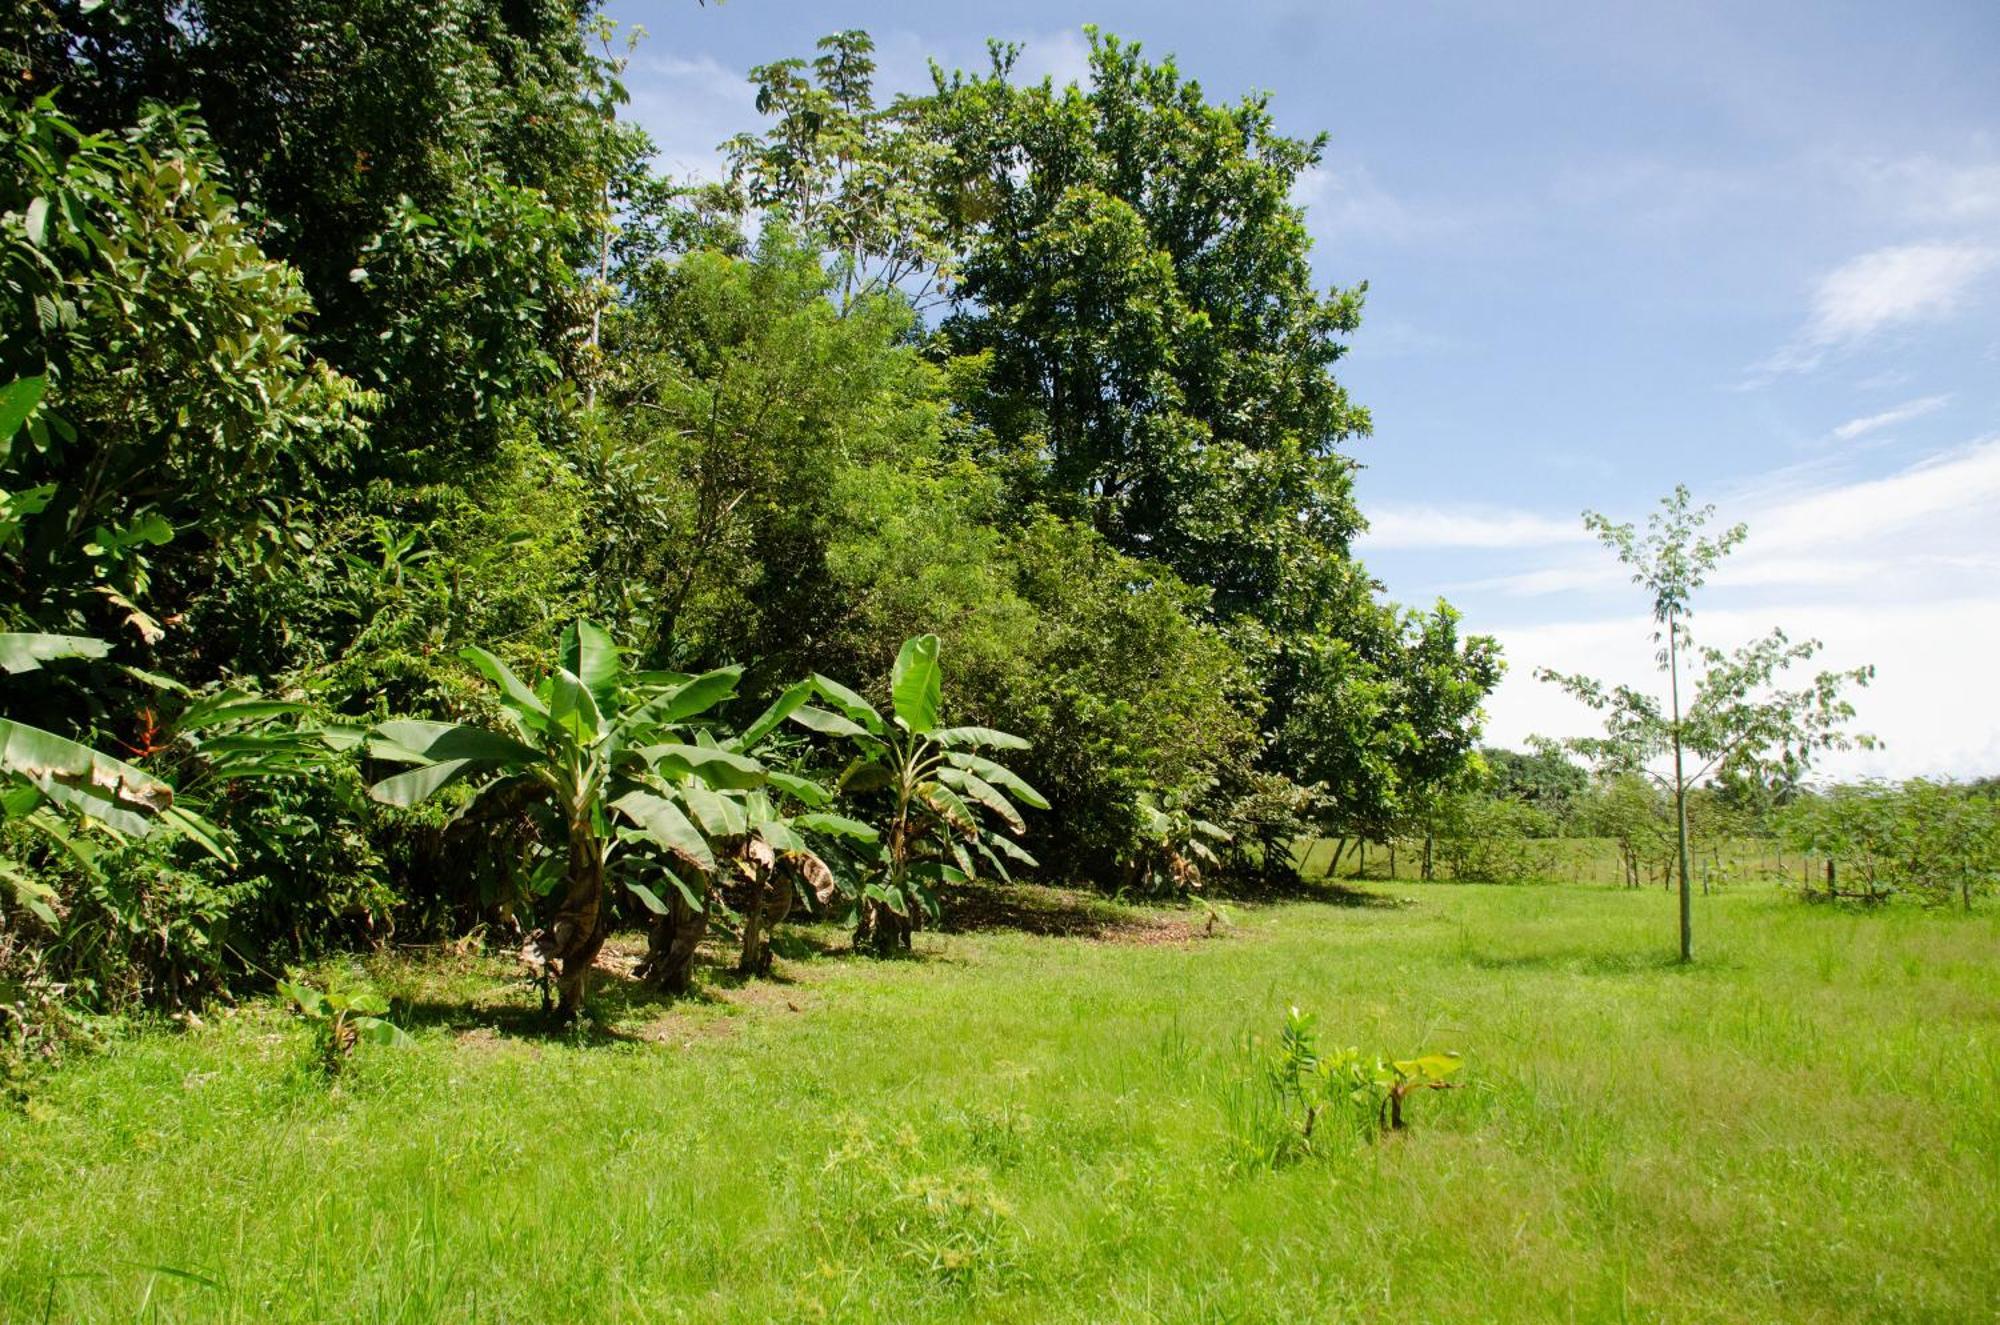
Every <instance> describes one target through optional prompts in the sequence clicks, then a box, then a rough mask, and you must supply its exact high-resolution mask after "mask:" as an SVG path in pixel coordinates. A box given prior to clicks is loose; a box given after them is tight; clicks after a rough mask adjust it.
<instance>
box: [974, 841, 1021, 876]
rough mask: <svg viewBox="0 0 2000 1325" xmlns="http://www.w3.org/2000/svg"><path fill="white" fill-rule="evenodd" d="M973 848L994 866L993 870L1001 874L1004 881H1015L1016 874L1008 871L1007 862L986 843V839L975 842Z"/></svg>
mask: <svg viewBox="0 0 2000 1325" xmlns="http://www.w3.org/2000/svg"><path fill="white" fill-rule="evenodd" d="M972 849H973V850H974V851H977V852H978V853H979V855H980V857H981V858H982V859H984V860H985V862H986V863H987V864H988V865H991V866H992V867H993V872H994V873H995V874H997V875H999V876H1000V881H1001V882H1002V883H1012V882H1013V881H1014V876H1013V875H1011V874H1009V873H1008V872H1007V863H1006V862H1005V861H1003V860H1001V859H1000V857H998V856H996V855H994V854H993V849H992V848H991V847H989V846H987V845H986V843H985V841H984V839H982V840H980V841H977V842H974V843H973V844H972Z"/></svg>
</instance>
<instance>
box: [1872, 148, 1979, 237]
mask: <svg viewBox="0 0 2000 1325" xmlns="http://www.w3.org/2000/svg"><path fill="white" fill-rule="evenodd" d="M1858 169H1859V170H1860V172H1861V182H1862V187H1863V188H1864V189H1866V190H1867V191H1869V192H1871V193H1873V194H1874V195H1875V196H1876V197H1877V198H1878V199H1880V200H1881V201H1882V202H1884V203H1886V204H1887V205H1888V206H1889V207H1890V208H1891V209H1893V210H1894V211H1895V212H1897V213H1899V214H1901V215H1904V216H1907V217H1911V218H1914V219H1916V220H1918V221H1921V222H1923V223H1925V224H1927V225H1935V224H1940V223H1942V224H1947V225H1950V224H1960V223H1971V224H1978V223H1981V222H1988V221H1995V220H2000V162H1996V161H1993V160H1991V159H1986V160H1976V161H1949V160H1944V159H1941V158H1939V157H1936V156H1932V155H1930V154H1928V153H1924V154H1919V155H1916V156H1910V157H1904V158H1901V159H1897V160H1886V161H1885V160H1870V161H1864V162H1862V163H1860V165H1859V167H1858Z"/></svg>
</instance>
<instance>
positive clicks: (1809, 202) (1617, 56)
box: [611, 0, 2000, 776]
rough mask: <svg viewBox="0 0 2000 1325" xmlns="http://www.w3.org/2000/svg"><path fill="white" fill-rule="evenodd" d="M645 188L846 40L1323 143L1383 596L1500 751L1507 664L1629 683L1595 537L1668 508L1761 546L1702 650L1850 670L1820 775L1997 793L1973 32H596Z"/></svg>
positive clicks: (1985, 304)
mask: <svg viewBox="0 0 2000 1325" xmlns="http://www.w3.org/2000/svg"><path fill="white" fill-rule="evenodd" d="M611 12H612V14H613V15H614V16H616V17H619V18H621V19H623V20H626V21H636V22H638V23H640V24H643V25H644V26H645V27H646V28H647V30H648V32H649V34H650V35H649V38H648V40H647V41H646V42H645V43H644V45H643V46H642V47H641V48H640V51H639V54H638V56H637V57H636V59H635V61H634V64H633V67H632V69H631V71H630V76H629V81H630V83H631V85H632V88H633V92H634V104H633V107H632V113H633V114H634V115H635V117H636V118H638V119H639V120H640V121H641V122H642V123H644V124H645V125H646V126H647V127H648V128H649V129H650V130H651V131H652V132H653V134H654V136H655V137H656V138H657V139H658V140H659V142H660V144H661V146H662V149H663V164H664V165H665V166H666V167H667V168H669V169H671V170H673V171H675V172H676V173H681V174H687V173H710V172H713V170H714V169H715V166H714V161H715V157H714V152H713V148H714V146H715V144H716V143H717V142H719V141H720V140H721V139H722V138H724V137H726V136H727V135H729V134H730V133H733V132H735V131H737V130H739V129H742V128H746V127H752V126H754V125H755V124H756V123H757V116H756V114H755V112H754V109H753V108H752V106H751V104H750V96H749V92H748V89H747V86H746V85H745V83H744V81H743V73H744V71H745V70H747V69H748V68H749V66H751V65H752V64H757V63H761V62H764V61H767V60H772V59H777V58H781V57H784V56H789V55H809V54H810V53H811V51H812V44H813V42H814V40H815V39H816V38H817V37H818V36H820V35H822V34H823V33H825V32H828V31H832V30H835V29H837V28H843V27H861V28H866V29H868V30H869V31H870V32H871V33H872V34H873V35H874V36H875V39H876V41H877V43H878V47H879V51H878V57H879V59H880V62H881V65H882V71H881V78H882V80H883V82H884V84H885V85H886V86H888V87H892V88H897V87H904V88H910V89H915V88H916V87H918V86H919V84H920V83H921V81H922V78H923V71H924V66H925V60H926V58H927V57H931V56H935V57H936V58H938V59H939V60H941V61H943V62H944V63H946V64H960V65H968V66H974V65H978V64H980V63H983V50H984V44H985V40H986V38H987V37H989V36H997V37H1003V38H1007V39H1009V40H1014V41H1020V42H1023V43H1025V44H1026V47H1027V54H1026V56H1025V58H1024V60H1023V69H1024V70H1025V71H1026V72H1027V73H1028V74H1029V75H1030V76H1033V77H1039V76H1041V75H1042V74H1045V73H1047V74H1053V75H1055V76H1056V77H1057V78H1058V79H1059V80H1066V79H1069V78H1072V77H1075V76H1078V75H1079V74H1081V73H1082V71H1083V68H1084V61H1083V52H1084V40H1083V35H1082V32H1081V28H1082V26H1083V25H1084V24H1085V23H1090V22H1094V23H1096V24H1098V25H1099V26H1100V27H1102V28H1104V29H1105V30H1107V31H1111V32H1116V33H1118V34H1119V35H1121V36H1124V37H1127V38H1132V39H1136V40H1139V41H1141V42H1142V43H1143V44H1144V45H1145V46H1146V48H1147V50H1148V51H1149V52H1150V53H1151V54H1153V55H1156V56H1161V55H1166V54H1169V53H1171V54H1173V55H1175V56H1176V57H1177V58H1178V60H1179V63H1180V65H1181V67H1182V69H1183V70H1184V71H1185V72H1187V73H1188V74H1190V75H1191V76H1193V77H1195V78H1197V79H1199V80H1200V81H1201V82H1202V84H1203V85H1204V87H1205V88H1206V89H1207V90H1208V92H1209V94H1210V95H1211V96H1214V97H1234V96H1236V95H1238V94H1240V93H1242V92H1245V91H1249V90H1252V89H1265V90H1268V91H1270V92H1271V93H1272V94H1273V97H1274V102H1273V105H1274V109H1275V111H1276V113H1277V115H1278V117H1279V122H1280V123H1281V124H1282V125H1283V126H1284V127H1285V128H1286V129H1288V130H1289V131H1292V132H1295V133H1298V134H1300V135H1307V134H1312V133H1316V132H1318V131H1320V130H1326V131H1328V132H1329V133H1330V134H1331V135H1332V142H1331V145H1330V147H1329V149H1328V152H1327V157H1326V162H1325V165H1324V167H1323V169H1322V170H1321V171H1319V172H1318V174H1317V175H1316V176H1315V177H1313V178H1312V179H1310V180H1308V181H1306V182H1305V183H1304V184H1303V185H1302V186H1301V189H1300V194H1299V200H1300V201H1301V202H1302V203H1304V204H1305V205H1306V207H1307V215H1308V219H1309V222H1310V225H1311V228H1312V231H1313V234H1314V236H1315V239H1316V248H1315V254H1316V256H1315V268H1316V271H1317V274H1318V276H1319V278H1320V279H1321V281H1323V282H1324V283H1326V284H1336V283H1337V284H1343V285H1345V284H1351V283H1354V282H1358V281H1362V280H1366V281H1367V282H1368V283H1369V296H1368V311H1367V315H1366V318H1365V320H1364V323H1363V326H1362V328H1361V330H1360V332H1359V333H1358V335H1357V336H1356V337H1355V339H1354V343H1353V350H1352V354H1351V357H1350V358H1349V359H1348V360H1347V366H1346V369H1345V371H1344V374H1343V378H1344V381H1345V382H1346V384H1347V385H1348V387H1349V389H1350V390H1351V391H1352V392H1353V393H1354V395H1355V396H1356V398H1357V399H1359V400H1360V401H1361V402H1363V403H1365V404H1366V405H1368V406H1369V407H1370V409H1371V410H1372V411H1373V413H1374V416H1375V425H1376V427H1375V435H1374V436H1373V437H1372V438H1370V439H1367V440H1365V441H1363V442H1361V443H1359V444H1357V446H1356V448H1355V454H1356V456H1357V457H1358V458H1359V459H1360V460H1361V461H1362V462H1363V463H1364V464H1365V466H1366V469H1365V470H1364V472H1363V473H1362V476H1361V479H1360V496H1361V501H1362V506H1363V510H1364V512H1366V513H1367V514H1368V515H1369V516H1370V518H1371V520H1372V521H1373V522H1374V525H1375V528H1374V530H1373V531H1372V532H1371V534H1370V535H1369V536H1368V537H1367V539H1366V540H1364V542H1363V544H1362V549H1361V550H1362V554H1363V555H1364V556H1365V557H1366V559H1367V561H1368V563H1369V565H1370V567H1371V569H1373V570H1374V571H1375V572H1376V574H1377V575H1378V576H1380V578H1382V579H1383V580H1384V582H1385V583H1386V584H1387V586H1388V589H1389V592H1390V593H1391V594H1392V595H1393V596H1395V597H1397V598H1399V599H1402V600H1404V601H1408V602H1412V603H1423V602H1427V601H1428V600H1429V599H1431V598H1433V597H1435V596H1436V595H1439V594H1444V595H1445V596H1447V597H1449V598H1450V599H1451V600H1452V601H1453V602H1454V603H1455V604H1457V605H1458V606H1459V607H1460V608H1461V609H1462V610H1463V611H1464V612H1465V614H1466V617H1467V622H1468V625H1469V626H1470V627H1471V628H1474V629H1478V630H1484V631H1490V632H1492V633H1495V634H1498V635H1499V636H1500V637H1501V639H1502V640H1503V642H1504V643H1505V644H1506V646H1507V649H1508V654H1509V658H1510V662H1511V667H1510V674H1509V676H1508V678H1507V680H1506V681H1505V682H1504V683H1503V685H1502V687H1501V689H1500V691H1499V692H1498V693H1497V694H1496V695H1495V697H1494V700H1493V703H1492V705H1491V706H1490V708H1491V723H1490V730H1491V733H1492V735H1493V736H1494V737H1495V738H1496V739H1498V740H1500V741H1503V742H1507V743H1518V742H1519V741H1520V740H1521V739H1523V738H1524V737H1525V736H1527V735H1528V734H1529V733H1530V732H1543V733H1547V734H1552V735H1562V734H1570V733H1574V732H1580V731H1582V730H1585V729H1587V727H1588V717H1587V715H1586V714H1583V713H1581V712H1580V711H1578V710H1576V709H1575V708H1574V707H1573V706H1572V705H1570V704H1569V703H1568V702H1567V701H1565V700H1563V699H1562V698H1561V697H1560V696H1558V695H1556V694H1555V693H1554V692H1553V691H1552V690H1550V689H1549V688H1548V687H1546V686H1541V685H1539V684H1537V683H1536V682H1535V681H1534V680H1533V679H1532V675H1531V674H1532V671H1533V669H1534V668H1535V667H1536V666H1539V665H1543V664H1547V665H1551V666H1557V667H1560V668H1563V669H1565V670H1574V669H1584V670H1592V671H1596V672H1599V673H1600V674H1607V675H1611V676H1614V677H1616V678H1618V679H1624V680H1632V681H1639V680H1642V679H1644V677H1645V674H1646V671H1647V668H1648V666H1649V662H1648V659H1649V655H1650V649H1649V646H1648V644H1647V639H1646V626H1645V622H1644V619H1643V618H1644V604H1643V603H1642V602H1641V601H1639V600H1638V599H1637V598H1636V597H1635V593H1636V590H1634V589H1632V588H1631V586H1629V585H1628V584H1626V583H1625V581H1624V579H1623V577H1622V576H1621V575H1620V573H1619V571H1618V569H1617V567H1616V566H1615V564H1613V563H1612V562H1611V560H1610V558H1609V556H1608V554H1606V553H1604V552H1602V551H1601V550H1600V549H1598V548H1596V547H1595V546H1594V545H1593V544H1591V543H1589V542H1588V541H1587V540H1585V539H1584V538H1583V536H1582V534H1581V526H1580V523H1579V521H1578V514H1579V512H1580V511H1582V510H1583V509H1584V508H1586V507H1588V508H1591V509H1596V510H1602V511H1604V512H1606V513H1608V514H1611V515H1613V516H1614V517H1617V518H1621V519H1629V518H1635V517H1641V516H1643V514H1644V512H1645V510H1646V509H1647V508H1648V507H1649V506H1650V505H1651V504H1652V503H1653V502H1654V501H1655V500H1656V499H1657V498H1658V497H1659V496H1660V495H1661V494H1662V493H1664V492H1666V491H1667V490H1668V489H1670V488H1671V487H1672V486H1673V484H1675V483H1676V482H1685V483H1687V484H1689V485H1690V486H1691V487H1692V488H1693V489H1694V490H1695V492H1696V494H1697V496H1698V497H1700V498H1703V499H1705V500H1711V501H1715V502H1717V503H1718V504H1720V505H1721V507H1722V517H1723V518H1724V519H1727V520H1736V519H1741V520H1744V521H1747V522H1748V523H1749V525H1750V541H1749V543H1748V544H1746V546H1745V548H1744V549H1743V550H1742V551H1741V552H1740V553H1738V554H1737V556H1736V557H1735V558H1734V559H1733V560H1732V564H1731V565H1730V567H1729V568H1728V569H1727V571H1726V572H1725V573H1724V574H1723V575H1722V576H1720V577H1718V579H1717V581H1716V582H1715V584H1714V586H1713V588H1712V590H1711V591H1710V594H1709V597H1708V598H1707V600H1706V608H1705V610H1704V611H1703V612H1702V613H1701V614H1700V616H1699V617H1698V618H1697V622H1696V625H1697V628H1698V630H1699V631H1700V633H1702V634H1703V636H1704V637H1705V638H1706V639H1708V640H1710V641H1712V642H1714V643H1717V644H1721V645H1729V644H1734V643H1738V642H1741V641H1743V640H1745V639H1747V638H1749V637H1750V636H1751V635H1753V634H1757V633H1761V632H1762V631H1763V630H1765V629H1767V628H1769V627H1770V626H1772V625H1783V626H1785V627H1786V628H1787V629H1788V630H1789V631H1790V632H1791V633H1792V634H1793V635H1794V636H1795V637H1798V636H1817V637H1819V638H1821V639H1823V640H1825V641H1826V644H1827V653H1826V659H1827V661H1828V662H1829V663H1833V664H1839V665H1852V664H1854V663H1858V662H1864V661H1865V662H1873V663H1875V664H1876V665H1877V667H1878V669H1879V677H1878V680H1877V681H1876V683H1875V685H1874V686H1873V687H1872V688H1871V689H1870V690H1869V691H1867V692H1866V693H1865V694H1864V695H1863V696H1862V698H1861V702H1860V708H1861V717H1862V724H1861V725H1862V726H1863V727H1865V728H1867V729H1868V730H1871V731H1873V732H1874V733H1875V734H1876V735H1878V736H1879V737H1881V738H1882V739H1883V741H1884V743H1885V744H1884V747H1883V748H1882V749H1881V750H1879V751H1876V752H1871V753H1866V754H1862V753H1856V754H1853V755H1847V756H1840V757H1837V758H1835V759H1834V760H1832V761H1831V762H1830V763H1829V764H1828V765H1827V767H1828V769H1829V770H1830V771H1836V772H1840V773H1846V774H1858V773H1880V774H1884V775H1895V776H1902V775H1908V774H1915V773H1957V774H1973V773H1980V772H2000V686H1996V685H1995V683H1994V681H1995V678H1994V673H1995V671H1996V667H2000V663H1996V660H2000V75H1996V73H1995V70H1996V69H2000V4H1996V3H1994V0H1957V2H1955V3H1945V2H1944V0H1932V2H1928V3H1926V2H1923V0H1919V2H1916V3H1903V4H1899V5H1895V6H1884V5H1881V4H1868V5H1863V4H1850V3H1830V2H1827V0H1819V2H1814V3H1806V2H1803V0H1797V2H1794V0H1760V3H1757V4H1754V5H1753V4H1742V3H1710V2H1707V0H1694V2H1689V0H1677V3H1674V4H1666V5H1663V4H1659V3H1657V0H1654V2H1652V3H1645V4H1636V3H1622V2H1621V3H1574V4H1553V3H1551V4H1536V5H1528V4H1517V5H1507V6H1496V5H1493V4H1490V3H1469V2H1468V3H1452V2H1449V0H1436V2H1432V3H1425V4H1420V5H1419V4H1409V3H1401V2H1391V0H1376V2H1374V3H1320V4H1304V3H1276V2H1274V3H1240V4H1235V5H1228V6H1219V5H1214V4H1209V3H1203V4H1172V3H1094V4H1089V5H1079V4H1070V3H1056V2H1054V0H1023V2H1021V3H1014V4H1010V5H1007V6H1004V7H1003V6H975V5H947V4H935V3H932V4H916V3H886V2H881V0H867V2H864V0H853V2H852V3H844V2H842V0H813V2H811V3H807V2H803V0H728V3H726V4H723V5H721V6H719V7H718V6H714V5H711V6H709V7H707V8H698V7H696V6H695V5H693V4H689V3H687V2H686V0H672V2H671V3H659V2H658V0H648V2H646V3H617V2H614V3H613V4H612V5H611Z"/></svg>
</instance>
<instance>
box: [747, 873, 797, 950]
mask: <svg viewBox="0 0 2000 1325" xmlns="http://www.w3.org/2000/svg"><path fill="white" fill-rule="evenodd" d="M794 891H795V889H794V888H793V885H792V879H791V875H790V873H789V872H788V871H787V870H786V869H785V867H784V865H783V864H782V862H781V863H780V864H779V865H777V866H775V867H773V868H771V869H768V870H763V871H760V872H759V873H758V875H757V879H756V881H755V882H754V883H753V884H752V885H751V889H750V905H749V906H748V907H746V908H744V912H743V953H742V956H741V957H740V958H739V959H738V960H737V963H736V970H737V973H738V974H740V975H767V974H769V973H770V970H771V933H772V931H774V930H775V929H777V927H778V926H779V925H780V924H782V923H783V922H784V919H785V917H786V916H788V915H790V914H791V912H792V894H793V892H794Z"/></svg>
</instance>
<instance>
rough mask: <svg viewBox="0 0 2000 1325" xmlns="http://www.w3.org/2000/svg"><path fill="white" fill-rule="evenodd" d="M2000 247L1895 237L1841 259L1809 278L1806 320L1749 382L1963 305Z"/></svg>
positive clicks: (1998, 257)
mask: <svg viewBox="0 0 2000 1325" xmlns="http://www.w3.org/2000/svg"><path fill="white" fill-rule="evenodd" d="M1996 263H2000V252H1996V251H1995V250H1994V249H1993V248H1991V247H1989V246H1987V245H1984V244H1977V243H1927V244H1900V245H1894V246H1891V247H1889V248H1879V249H1876V250H1874V251H1873V252H1869V253H1863V254H1862V255H1861V256H1859V257H1857V258H1854V259H1852V260H1850V261H1848V262H1845V263H1843V264H1841V265H1840V266H1838V267H1836V268H1834V269H1833V270H1832V271H1830V272H1828V273H1826V274H1825V275H1824V276H1822V277H1820V278H1819V280H1818V281H1817V282H1815V284H1814V288H1813V295H1812V307H1811V311H1810V313H1809V314H1808V316H1807V318H1806V324H1805V326H1804V327H1803V328H1801V329H1800V331H1799V334H1798V335H1797V336H1795V337H1794V338H1793V339H1792V341H1791V343H1790V344H1788V345H1786V346H1785V347H1784V348H1783V349H1781V350H1779V351H1778V352H1777V353H1776V354H1774V355H1772V356H1771V357H1770V358H1768V359H1766V360H1764V361H1763V362H1762V363H1760V364H1757V365H1755V366H1754V367H1753V368H1752V370H1751V382H1752V384H1757V383H1760V382H1765V381H1769V380H1770V379H1771V378H1772V377H1775V376H1777V375H1778V374H1781V373H1803V372H1811V371H1812V370H1813V369H1815V368H1817V367H1819V366H1820V364H1821V363H1822V362H1823V361H1824V360H1825V359H1826V357H1827V355H1828V354H1831V353H1834V352H1836V351H1839V350H1844V349H1848V348H1851V347H1853V346H1855V345H1858V344H1860V343H1862V342H1863V341H1866V340H1868V339H1870V338H1872V337H1874V336H1876V335H1878V334H1879V333H1881V332H1883V331H1887V330H1890V329H1892V328H1895V327H1900V326H1906V325H1909V324H1911V323H1916V322H1924V321H1930V320H1934V319H1939V318H1945V317H1949V316H1951V315H1952V314H1953V313H1956V312H1957V311H1958V310H1959V309H1960V308H1961V307H1963V306H1964V305H1965V303H1966V301H1967V298H1968V296H1969V295H1970V294H1971V291H1972V288H1973V286H1974V285H1975V283H1977V281H1978V280H1979V278H1981V277H1982V276H1984V275H1985V274H1986V273H1987V272H1988V271H1990V270H1992V268H1993V267H1994V266H1995V265H1996Z"/></svg>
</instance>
